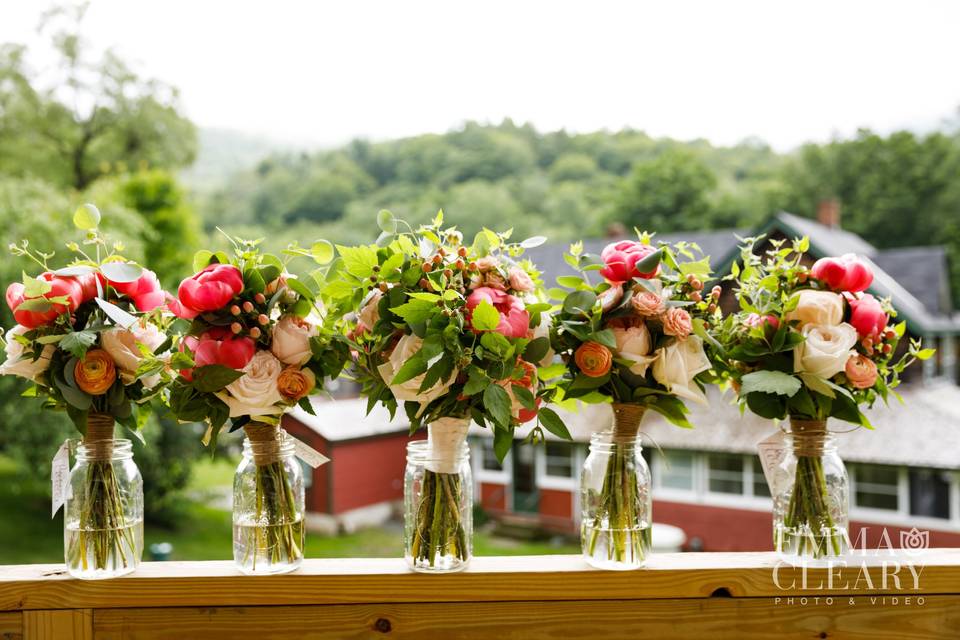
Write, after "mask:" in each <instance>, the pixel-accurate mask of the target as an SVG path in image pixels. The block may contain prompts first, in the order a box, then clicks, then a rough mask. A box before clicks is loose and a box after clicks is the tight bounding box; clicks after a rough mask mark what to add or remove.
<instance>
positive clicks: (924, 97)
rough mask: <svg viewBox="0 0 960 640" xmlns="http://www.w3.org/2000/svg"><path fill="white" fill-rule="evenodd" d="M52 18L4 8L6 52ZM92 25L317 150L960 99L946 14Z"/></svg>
mask: <svg viewBox="0 0 960 640" xmlns="http://www.w3.org/2000/svg"><path fill="white" fill-rule="evenodd" d="M44 6H46V5H45V3H43V2H33V1H30V2H28V1H26V0H0V42H8V41H21V42H24V41H31V40H32V39H33V38H34V37H35V36H34V27H35V25H36V21H37V16H38V13H39V11H40V9H42V8H43V7H44ZM86 32H87V34H88V35H89V36H90V37H91V38H93V39H94V40H95V42H96V43H97V44H98V45H101V46H115V47H116V49H117V50H118V51H119V52H120V53H121V54H122V55H124V56H125V57H126V58H128V59H130V60H132V61H133V62H135V63H136V66H137V69H138V70H139V71H140V72H141V73H143V74H146V75H152V76H156V77H159V78H160V79H162V80H165V81H167V82H169V83H172V84H174V85H176V86H178V87H179V88H180V89H181V92H182V99H183V104H184V106H185V108H186V112H187V114H188V115H189V116H190V117H191V118H192V119H194V120H195V121H196V122H197V123H199V124H200V125H202V126H212V127H223V128H229V129H237V130H241V131H245V132H248V133H251V134H261V135H268V136H270V137H273V138H277V139H279V140H284V141H288V142H302V143H304V144H324V145H329V144H334V143H339V142H342V141H345V140H347V139H349V138H351V137H354V136H366V137H371V138H375V139H380V138H392V137H399V136H406V135H412V134H417V133H423V132H442V131H445V130H447V129H450V128H451V127H454V126H456V125H457V124H458V123H460V122H462V121H464V120H468V119H470V120H479V121H489V122H498V121H500V120H501V119H502V118H504V117H511V118H513V119H514V120H515V121H517V122H525V121H530V122H532V123H534V124H535V125H536V126H537V127H538V128H539V129H542V130H552V129H558V128H562V127H564V128H567V129H568V130H573V131H591V130H595V129H602V128H605V129H619V128H621V127H624V126H630V127H635V128H639V129H644V130H646V131H647V132H649V133H651V134H653V135H658V136H659V135H664V136H672V137H675V138H681V139H691V138H698V137H703V138H707V139H709V140H711V141H713V142H715V143H719V144H733V143H736V142H738V141H740V140H742V139H744V138H746V137H748V136H758V137H760V138H763V139H765V140H767V141H768V142H770V143H771V144H773V145H774V146H775V147H776V148H778V149H781V150H783V149H789V148H791V147H794V146H796V145H798V144H800V143H802V142H804V141H808V140H818V141H822V140H826V139H829V138H830V137H832V136H834V135H841V136H847V135H850V134H852V133H853V132H855V131H856V129H857V128H858V127H861V126H867V127H872V128H875V129H879V130H881V131H889V130H891V129H895V128H901V127H909V128H915V129H920V130H927V129H930V128H933V127H936V126H938V125H939V124H941V123H942V122H943V120H944V119H945V118H948V117H953V116H954V115H955V113H956V109H957V107H958V105H960V82H958V78H960V74H958V63H960V37H958V34H960V2H949V1H944V2H932V1H920V0H910V1H909V2H878V1H872V2H854V1H849V0H848V1H842V2H839V1H836V0H834V1H831V2H818V1H811V0H805V1H801V2H781V1H777V2H774V1H770V0H766V1H762V2H733V1H729V0H728V1H723V2H715V1H713V2H677V1H673V2H650V3H643V2H623V3H619V2H602V1H599V0H590V1H583V2H577V3H573V2H570V3H565V2H558V1H553V2H543V3H538V2H531V1H526V2H524V1H520V0H512V1H509V2H499V1H495V0H484V1H483V2H462V1H450V0H445V1H442V2H415V1H413V0H404V1H401V2H398V1H396V0H392V1H389V2H366V1H352V0H351V1H339V2H307V1H300V2H294V1H284V0H261V1H257V2H252V1H251V2H241V1H237V0H233V1H226V0H223V1H220V0H163V1H160V0H152V1H150V2H144V1H141V0H94V1H93V3H92V7H91V10H90V12H89V14H88V18H87V21H86ZM38 62H41V63H42V60H39V61H38Z"/></svg>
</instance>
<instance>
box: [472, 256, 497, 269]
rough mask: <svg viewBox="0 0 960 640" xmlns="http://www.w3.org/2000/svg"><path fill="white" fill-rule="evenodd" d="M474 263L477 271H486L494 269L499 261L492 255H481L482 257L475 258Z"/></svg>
mask: <svg viewBox="0 0 960 640" xmlns="http://www.w3.org/2000/svg"><path fill="white" fill-rule="evenodd" d="M475 264H476V265H477V271H479V272H480V273H486V272H487V271H492V270H493V269H496V268H497V265H498V264H499V262H498V261H497V259H496V258H494V257H493V256H483V257H482V258H477V260H476V261H475Z"/></svg>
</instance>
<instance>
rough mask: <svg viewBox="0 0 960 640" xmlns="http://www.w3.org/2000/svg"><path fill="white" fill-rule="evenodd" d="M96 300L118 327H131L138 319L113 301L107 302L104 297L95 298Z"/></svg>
mask: <svg viewBox="0 0 960 640" xmlns="http://www.w3.org/2000/svg"><path fill="white" fill-rule="evenodd" d="M94 301H95V302H96V303H97V306H98V307H100V308H101V309H102V310H103V312H104V313H105V314H107V317H108V318H110V319H111V320H113V323H114V324H115V325H117V326H118V327H123V328H124V329H129V328H130V327H132V326H133V325H134V324H136V322H137V319H136V318H135V317H133V316H132V315H130V314H129V313H127V312H126V311H124V310H123V309H121V308H120V307H118V306H117V305H115V304H113V303H112V302H107V301H106V300H104V299H103V298H94Z"/></svg>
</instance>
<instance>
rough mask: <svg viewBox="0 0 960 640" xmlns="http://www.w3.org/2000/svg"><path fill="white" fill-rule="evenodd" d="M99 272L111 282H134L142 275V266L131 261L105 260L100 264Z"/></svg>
mask: <svg viewBox="0 0 960 640" xmlns="http://www.w3.org/2000/svg"><path fill="white" fill-rule="evenodd" d="M100 273H102V274H103V275H105V276H106V277H107V280H111V281H113V282H135V281H137V280H139V279H140V276H142V275H143V268H142V267H141V266H139V265H136V264H133V263H132V262H107V263H106V264H102V265H100Z"/></svg>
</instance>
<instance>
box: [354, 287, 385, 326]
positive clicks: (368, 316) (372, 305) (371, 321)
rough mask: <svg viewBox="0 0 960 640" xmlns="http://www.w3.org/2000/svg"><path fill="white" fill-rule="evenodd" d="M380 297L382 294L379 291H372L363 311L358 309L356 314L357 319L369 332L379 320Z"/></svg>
mask: <svg viewBox="0 0 960 640" xmlns="http://www.w3.org/2000/svg"><path fill="white" fill-rule="evenodd" d="M382 297H383V293H382V292H381V291H380V289H374V290H373V295H371V296H370V298H369V299H368V300H367V304H365V305H363V309H360V313H358V314H357V319H358V320H360V322H362V323H363V326H365V327H366V328H367V329H369V330H370V331H373V325H375V324H377V321H378V320H379V319H380V298H382Z"/></svg>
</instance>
